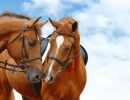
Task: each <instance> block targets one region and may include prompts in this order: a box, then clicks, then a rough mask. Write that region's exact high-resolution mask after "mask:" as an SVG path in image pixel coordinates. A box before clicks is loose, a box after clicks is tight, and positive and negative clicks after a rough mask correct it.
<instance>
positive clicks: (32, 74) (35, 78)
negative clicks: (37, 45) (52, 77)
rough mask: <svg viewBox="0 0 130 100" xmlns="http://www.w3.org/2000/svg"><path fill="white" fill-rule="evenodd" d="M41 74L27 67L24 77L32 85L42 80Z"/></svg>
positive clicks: (36, 69)
mask: <svg viewBox="0 0 130 100" xmlns="http://www.w3.org/2000/svg"><path fill="white" fill-rule="evenodd" d="M42 74H43V73H42V72H40V71H39V70H38V68H36V67H28V68H27V72H26V77H27V79H28V80H29V81H31V82H32V83H37V82H39V81H40V80H41V79H42Z"/></svg>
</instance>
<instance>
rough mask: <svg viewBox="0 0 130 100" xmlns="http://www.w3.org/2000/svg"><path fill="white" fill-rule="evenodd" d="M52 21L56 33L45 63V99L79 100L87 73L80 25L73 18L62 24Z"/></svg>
mask: <svg viewBox="0 0 130 100" xmlns="http://www.w3.org/2000/svg"><path fill="white" fill-rule="evenodd" d="M49 20H50V22H51V24H52V25H53V26H54V27H55V28H56V30H55V31H54V32H53V34H52V36H51V38H50V50H49V52H48V54H47V57H46V59H45V62H44V64H43V68H44V74H43V81H44V82H43V84H42V89H41V96H42V100H79V99H80V94H81V93H82V91H83V89H84V87H85V84H86V81H87V73H86V69H85V64H84V61H83V58H82V55H81V51H80V35H79V31H78V23H77V21H75V20H74V19H73V18H71V17H64V18H62V19H61V20H60V22H57V21H54V20H51V19H49Z"/></svg>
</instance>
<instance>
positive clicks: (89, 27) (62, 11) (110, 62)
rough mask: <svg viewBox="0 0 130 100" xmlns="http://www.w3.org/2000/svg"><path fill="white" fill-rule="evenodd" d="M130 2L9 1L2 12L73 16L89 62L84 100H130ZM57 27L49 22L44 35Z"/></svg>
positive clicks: (102, 0)
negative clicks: (77, 24)
mask: <svg viewBox="0 0 130 100" xmlns="http://www.w3.org/2000/svg"><path fill="white" fill-rule="evenodd" d="M129 4H130V0H55V1H54V0H24V1H23V0H17V1H16V0H15V1H14V0H6V2H4V1H1V3H0V13H2V12H3V11H13V12H17V13H22V14H28V15H30V16H31V17H34V18H36V17H38V16H43V18H42V19H41V21H44V20H46V19H47V18H48V17H51V18H53V19H55V20H57V21H58V20H60V18H62V17H63V16H72V17H73V18H75V19H76V20H77V21H78V23H79V31H80V36H81V44H82V45H83V46H84V47H85V48H86V50H87V52H88V55H89V60H88V64H87V66H86V68H87V72H88V82H87V85H86V87H85V89H84V91H83V93H82V95H81V100H129V99H130V95H129V93H130V85H129V84H130V46H129V43H130V28H129V27H130V19H129V16H130V6H129ZM53 30H54V28H53V27H52V26H51V25H50V23H48V24H47V25H45V26H44V27H43V36H47V35H49V34H50V33H52V31H53Z"/></svg>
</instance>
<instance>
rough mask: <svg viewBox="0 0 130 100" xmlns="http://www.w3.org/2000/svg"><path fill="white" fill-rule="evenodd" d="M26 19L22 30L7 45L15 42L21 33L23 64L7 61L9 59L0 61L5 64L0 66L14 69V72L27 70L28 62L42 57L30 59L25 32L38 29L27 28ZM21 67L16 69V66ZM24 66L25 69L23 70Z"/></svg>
mask: <svg viewBox="0 0 130 100" xmlns="http://www.w3.org/2000/svg"><path fill="white" fill-rule="evenodd" d="M26 21H27V20H26V19H25V20H24V23H23V25H22V31H21V32H20V33H19V34H18V35H17V36H16V37H15V38H14V39H12V40H11V41H10V42H9V43H8V45H7V47H8V46H9V45H10V44H11V43H12V42H13V41H15V40H16V39H17V38H18V37H19V36H20V35H21V53H20V55H21V56H20V58H21V64H20V65H15V64H10V63H8V62H7V60H6V61H5V62H3V61H0V63H3V64H4V67H3V66H0V68H3V69H6V70H10V71H12V73H14V71H16V72H24V71H26V70H27V65H26V64H27V63H29V62H31V61H33V60H38V59H41V57H36V58H32V59H28V53H27V50H26V47H25V43H24V32H25V31H36V29H35V27H34V28H25V23H26ZM24 55H25V58H26V60H24ZM7 65H8V66H12V67H13V69H10V68H7V67H6V66H7ZM16 67H17V68H21V70H16V69H15V68H16ZM23 68H24V70H22V69H23Z"/></svg>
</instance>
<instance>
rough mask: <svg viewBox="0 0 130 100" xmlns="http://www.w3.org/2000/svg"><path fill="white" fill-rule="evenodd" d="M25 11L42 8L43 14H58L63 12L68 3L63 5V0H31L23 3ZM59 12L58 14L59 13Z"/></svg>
mask: <svg viewBox="0 0 130 100" xmlns="http://www.w3.org/2000/svg"><path fill="white" fill-rule="evenodd" d="M23 8H24V10H25V11H29V12H30V11H34V10H40V12H41V13H42V14H43V15H48V16H50V15H51V16H55V17H56V16H58V15H59V14H62V13H63V10H64V9H65V8H66V5H63V4H62V2H61V0H56V1H54V0H31V1H25V2H24V3H23ZM57 14H58V15H57Z"/></svg>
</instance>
